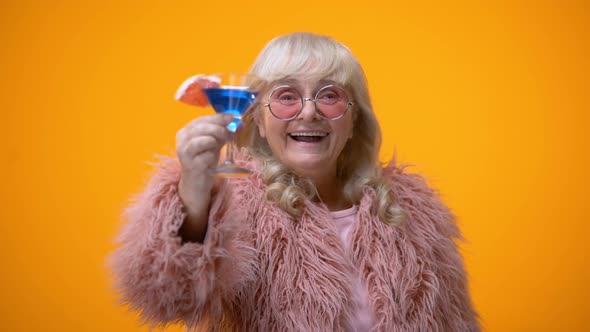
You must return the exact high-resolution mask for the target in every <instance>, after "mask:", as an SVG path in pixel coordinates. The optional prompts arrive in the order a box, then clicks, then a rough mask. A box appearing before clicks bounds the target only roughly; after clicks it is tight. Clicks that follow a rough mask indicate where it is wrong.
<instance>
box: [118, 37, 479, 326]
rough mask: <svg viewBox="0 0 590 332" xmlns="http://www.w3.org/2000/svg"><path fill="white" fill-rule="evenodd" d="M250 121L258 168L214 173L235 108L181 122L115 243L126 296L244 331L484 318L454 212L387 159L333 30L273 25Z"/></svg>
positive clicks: (151, 314)
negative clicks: (168, 155)
mask: <svg viewBox="0 0 590 332" xmlns="http://www.w3.org/2000/svg"><path fill="white" fill-rule="evenodd" d="M251 73H252V74H254V75H255V76H256V77H258V78H259V80H258V81H257V82H254V85H255V86H257V87H258V91H259V93H258V98H257V101H256V102H255V105H254V106H253V108H252V109H251V111H249V112H248V113H247V115H246V116H245V118H244V127H243V128H242V130H241V132H240V136H239V142H240V145H241V146H242V150H241V153H240V158H239V160H240V162H241V165H242V166H243V167H246V168H248V169H250V170H251V171H252V173H251V174H250V175H249V176H248V177H244V178H239V179H229V180H221V179H220V178H219V177H216V176H214V175H213V172H211V170H212V169H213V168H215V166H216V165H217V162H218V160H219V151H220V148H221V146H222V145H223V144H224V142H226V141H227V140H228V139H230V133H229V132H228V130H227V129H226V126H227V125H228V124H229V123H230V122H231V120H232V119H231V116H229V117H228V116H226V115H221V114H218V115H214V116H203V117H200V118H198V119H196V120H194V121H193V122H191V123H189V124H188V125H187V126H186V127H184V128H182V129H181V130H180V131H179V132H178V135H177V154H178V158H177V159H170V160H165V161H163V162H162V164H161V166H160V169H159V172H157V173H156V174H155V175H154V176H153V178H152V179H151V181H150V183H149V184H148V186H147V188H146V190H145V191H144V192H143V193H142V194H140V195H139V196H138V197H137V200H136V202H135V203H134V204H133V205H132V206H130V207H129V209H128V211H127V214H126V217H127V219H128V222H127V224H126V225H125V228H124V229H123V231H122V234H121V236H120V242H121V246H120V248H119V249H117V250H116V251H115V252H114V253H113V256H112V268H113V270H114V274H115V277H116V281H117V287H118V289H119V290H120V292H121V294H122V299H123V301H125V302H127V303H129V304H130V306H131V308H132V309H134V310H138V311H140V312H141V316H142V319H143V320H144V321H146V322H148V323H151V324H153V325H158V326H163V325H166V324H168V323H173V322H183V323H185V324H186V325H187V327H188V328H189V329H195V330H196V329H203V330H235V331H314V332H315V331H369V330H370V331H477V330H479V326H478V322H477V314H476V313H475V311H474V309H473V307H472V303H471V300H470V297H469V293H468V287H467V281H466V275H465V271H464V268H463V263H462V258H461V256H460V254H459V253H458V250H457V246H456V244H455V242H454V240H455V239H458V238H460V233H459V230H458V228H457V226H456V224H455V222H454V218H453V215H452V214H451V212H450V211H449V209H448V208H447V207H446V206H445V205H443V204H442V203H441V201H440V199H439V198H438V197H437V195H436V194H435V192H434V191H433V190H432V189H431V188H429V187H428V185H427V184H426V182H425V181H424V179H423V178H422V177H420V176H418V175H416V174H408V173H406V172H405V171H404V168H403V167H399V166H396V164H395V161H393V162H392V163H391V164H390V165H389V166H387V167H385V168H382V167H381V166H380V163H379V161H378V152H379V148H380V143H381V142H380V140H381V136H380V129H379V125H378V123H377V120H376V118H375V114H374V113H373V109H372V106H371V102H370V99H369V92H368V90H367V84H366V80H365V77H364V74H363V71H362V68H361V67H360V65H359V64H358V62H357V60H356V59H355V58H354V56H353V55H352V54H351V52H350V51H349V49H348V48H346V47H345V46H343V45H342V44H340V43H338V42H336V41H334V40H333V39H331V38H328V37H325V36H318V35H314V34H309V33H294V34H290V35H286V36H283V37H279V38H276V39H274V40H272V41H271V42H270V43H269V44H268V45H267V46H266V47H265V49H264V50H263V51H262V52H261V54H260V55H259V57H258V58H257V60H256V62H255V63H254V65H253V67H252V68H251Z"/></svg>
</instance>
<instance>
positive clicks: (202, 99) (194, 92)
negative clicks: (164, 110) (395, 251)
mask: <svg viewBox="0 0 590 332" xmlns="http://www.w3.org/2000/svg"><path fill="white" fill-rule="evenodd" d="M220 83H221V79H220V78H219V77H217V76H207V75H195V76H192V77H189V78H187V79H186V80H185V81H184V82H182V84H181V85H180V87H179V88H178V90H177V91H176V95H175V98H176V100H180V101H182V102H183V103H186V104H189V105H193V106H200V107H206V106H207V105H209V101H208V100H207V96H205V92H203V89H208V88H218V87H219V84H220Z"/></svg>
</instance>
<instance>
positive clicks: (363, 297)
mask: <svg viewBox="0 0 590 332" xmlns="http://www.w3.org/2000/svg"><path fill="white" fill-rule="evenodd" d="M357 211H358V209H357V207H356V205H353V207H351V208H350V209H346V210H340V211H333V212H330V214H331V215H332V218H333V219H334V223H335V224H336V228H337V229H338V234H339V235H340V239H341V240H342V243H343V244H344V249H345V250H346V253H347V254H349V251H350V231H351V230H352V225H353V224H354V223H355V221H356V213H357ZM352 279H353V282H354V284H353V296H354V298H353V301H354V302H355V303H356V306H355V311H354V320H353V326H352V327H353V331H355V332H361V331H369V330H370V329H371V326H372V325H373V324H372V323H373V315H372V313H371V309H370V308H369V295H368V294H367V288H366V287H365V285H363V284H362V283H361V280H360V277H359V274H358V272H356V271H355V275H354V276H353V278H352Z"/></svg>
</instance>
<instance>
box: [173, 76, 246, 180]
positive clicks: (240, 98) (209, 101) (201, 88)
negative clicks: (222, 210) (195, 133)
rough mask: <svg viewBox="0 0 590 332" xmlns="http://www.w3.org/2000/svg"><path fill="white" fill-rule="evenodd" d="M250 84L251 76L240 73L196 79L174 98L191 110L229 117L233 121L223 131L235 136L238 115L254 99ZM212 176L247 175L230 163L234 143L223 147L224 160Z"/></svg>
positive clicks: (189, 82)
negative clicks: (206, 109)
mask: <svg viewBox="0 0 590 332" xmlns="http://www.w3.org/2000/svg"><path fill="white" fill-rule="evenodd" d="M253 80H254V77H253V76H252V75H250V74H244V73H216V74H210V75H197V76H193V77H191V78H189V79H188V80H186V81H185V82H184V83H183V85H182V86H181V87H180V89H179V90H178V92H177V96H176V98H177V99H179V100H181V101H184V102H186V103H188V104H191V105H195V106H202V107H205V106H211V107H212V108H213V109H214V110H215V112H217V113H227V114H231V115H233V117H234V120H233V121H232V122H231V123H230V124H229V125H228V126H227V129H228V130H229V131H231V132H232V133H235V132H236V131H237V130H238V127H239V126H240V124H241V119H242V115H243V114H244V113H246V111H248V110H249V109H250V107H251V106H252V105H253V104H254V100H255V99H256V92H255V91H254V90H253V89H251V86H250V84H251V83H252V82H253ZM183 94H184V95H183ZM187 96H188V97H187ZM204 97H206V100H205V99H204ZM183 98H185V99H183ZM215 173H217V174H219V175H220V176H223V177H241V176H246V175H248V174H250V171H248V170H247V169H245V168H242V167H239V166H238V165H236V164H235V163H234V139H232V140H230V141H229V142H228V143H227V144H226V146H225V160H224V161H223V163H222V164H221V165H219V166H218V167H217V169H216V170H215Z"/></svg>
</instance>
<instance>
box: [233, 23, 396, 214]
mask: <svg viewBox="0 0 590 332" xmlns="http://www.w3.org/2000/svg"><path fill="white" fill-rule="evenodd" d="M250 73H252V74H254V75H255V77H257V78H258V79H257V80H256V81H255V82H253V85H254V86H255V89H256V90H257V91H259V94H260V96H265V95H266V94H268V92H269V90H270V89H271V87H272V84H273V83H274V82H277V81H279V80H282V79H285V78H289V77H302V78H303V79H307V80H319V79H326V80H330V81H333V82H336V83H338V84H340V85H341V86H343V87H344V88H345V89H346V90H347V91H348V92H349V93H351V94H352V100H353V102H354V105H353V106H352V108H351V109H350V110H349V112H353V122H354V125H353V138H352V139H351V140H349V142H348V143H347V144H346V146H345V147H344V149H343V151H342V152H341V154H340V156H339V159H338V162H337V176H338V178H339V179H340V181H342V183H343V195H344V197H345V198H346V199H348V200H349V201H350V202H353V203H354V204H358V203H359V202H360V199H361V198H362V196H363V191H364V190H365V189H366V187H367V186H368V187H371V188H373V189H374V190H375V193H376V198H375V205H374V207H373V208H375V210H376V212H377V214H378V215H379V217H380V219H381V220H382V221H383V222H385V223H387V224H399V223H400V222H401V221H402V220H403V219H404V213H403V211H402V210H401V209H400V208H399V206H398V205H397V204H396V202H394V201H393V198H392V197H391V195H390V190H391V184H390V180H389V179H386V178H384V177H383V176H382V167H381V165H380V162H379V155H378V154H379V149H380V147H381V129H380V127H379V123H378V122H377V119H376V117H375V114H374V112H373V108H372V106H371V100H370V97H369V91H368V88H367V81H366V78H365V74H364V72H363V69H362V68H361V66H360V64H359V63H358V61H357V60H356V58H355V57H354V56H353V54H352V53H351V52H350V50H349V49H348V48H347V47H346V46H344V45H342V44H341V43H339V42H337V41H335V40H334V39H332V38H330V37H327V36H322V35H316V34H312V33H292V34H288V35H285V36H281V37H278V38H275V39H273V40H271V41H270V42H269V43H268V44H267V45H266V47H265V48H264V49H263V50H262V52H261V53H260V54H259V56H258V58H257V59H256V61H255V62H254V64H253V65H252V67H251V69H250ZM260 99H264V98H259V100H260ZM263 103H264V101H260V102H257V104H256V105H254V107H253V110H252V111H251V112H248V113H246V115H245V116H244V118H243V119H242V120H243V124H244V127H243V129H242V130H241V132H240V134H239V136H238V139H237V140H238V145H239V146H241V147H243V148H246V150H247V153H248V154H249V155H251V156H252V157H254V158H255V159H257V160H259V161H260V162H261V163H260V164H261V170H260V171H261V176H262V180H263V182H264V183H265V184H266V185H267V190H266V196H267V199H269V200H270V201H272V202H275V203H276V204H277V205H278V206H279V207H280V208H282V209H283V210H284V211H286V212H287V213H289V214H290V215H292V216H300V215H301V214H302V212H303V202H304V201H305V199H311V200H318V199H319V200H321V197H319V195H318V193H317V190H316V189H315V187H314V185H313V183H311V181H310V180H308V179H305V178H301V177H299V176H297V174H295V173H294V172H292V171H291V170H289V169H288V168H286V167H285V166H284V165H282V164H281V163H280V162H279V161H278V160H276V159H275V158H274V156H273V154H272V151H271V149H270V147H269V145H268V143H267V142H266V139H264V138H262V137H260V135H259V131H258V128H257V124H256V121H255V119H256V117H259V116H261V114H260V112H264V111H265V108H264V106H263Z"/></svg>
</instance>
